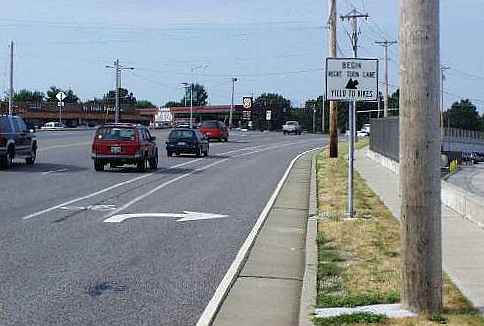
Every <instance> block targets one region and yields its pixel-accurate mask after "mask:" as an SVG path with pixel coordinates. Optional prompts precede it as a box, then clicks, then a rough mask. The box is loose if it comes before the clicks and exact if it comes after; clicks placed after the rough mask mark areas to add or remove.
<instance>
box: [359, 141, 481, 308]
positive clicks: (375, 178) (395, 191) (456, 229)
mask: <svg viewBox="0 0 484 326" xmlns="http://www.w3.org/2000/svg"><path fill="white" fill-rule="evenodd" d="M367 151H368V149H367V148H366V149H363V150H360V151H357V153H356V162H355V163H356V164H355V167H356V169H357V170H358V172H359V173H360V175H361V176H362V177H363V178H364V179H366V181H367V183H368V185H369V186H370V187H371V188H372V189H373V191H374V192H375V193H376V194H377V195H378V196H379V197H380V199H381V200H382V201H383V202H384V203H385V205H386V206H387V207H388V208H389V209H390V211H391V212H392V213H393V215H394V216H395V217H397V218H398V219H399V218H400V195H399V185H398V182H399V178H398V176H397V175H396V174H395V173H393V172H392V171H390V170H389V169H387V168H385V167H383V166H382V165H380V164H379V163H377V162H376V161H373V160H371V159H370V158H368V157H367V155H366V153H367ZM442 239H443V240H442V250H443V264H444V270H445V272H447V274H448V275H449V276H450V278H451V279H452V280H453V281H454V283H455V284H456V285H457V287H458V288H459V289H460V290H461V291H462V292H463V293H464V295H465V296H466V297H467V298H468V299H469V300H470V301H471V302H472V303H473V304H474V306H475V307H476V308H477V309H479V310H480V311H481V313H484V230H483V229H481V228H479V227H478V226H477V225H476V224H474V223H472V222H470V221H469V220H467V219H465V218H463V217H462V216H460V215H459V214H457V213H456V212H454V211H452V210H451V209H449V208H447V207H445V206H443V207H442Z"/></svg>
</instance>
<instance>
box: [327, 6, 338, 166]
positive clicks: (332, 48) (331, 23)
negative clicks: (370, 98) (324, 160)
mask: <svg viewBox="0 0 484 326" xmlns="http://www.w3.org/2000/svg"><path fill="white" fill-rule="evenodd" d="M328 5H329V18H328V31H329V37H328V40H329V44H328V49H329V57H331V58H335V57H336V56H337V54H336V48H337V46H336V22H337V15H336V0H328ZM329 156H330V157H332V158H335V157H338V107H337V103H336V102H334V101H331V102H329Z"/></svg>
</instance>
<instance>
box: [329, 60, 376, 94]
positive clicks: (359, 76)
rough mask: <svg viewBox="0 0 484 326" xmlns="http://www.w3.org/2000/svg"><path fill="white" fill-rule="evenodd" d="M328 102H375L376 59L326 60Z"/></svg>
mask: <svg viewBox="0 0 484 326" xmlns="http://www.w3.org/2000/svg"><path fill="white" fill-rule="evenodd" d="M326 94H327V97H328V100H329V101H358V102H359V101H362V102H369V101H377V100H378V59H349V58H327V59H326Z"/></svg>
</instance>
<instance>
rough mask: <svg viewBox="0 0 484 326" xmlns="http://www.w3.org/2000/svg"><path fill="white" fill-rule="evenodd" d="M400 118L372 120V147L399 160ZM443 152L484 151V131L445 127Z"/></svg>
mask: <svg viewBox="0 0 484 326" xmlns="http://www.w3.org/2000/svg"><path fill="white" fill-rule="evenodd" d="M399 138H400V126H399V118H398V117H391V118H383V119H373V120H371V129H370V149H371V150H372V151H374V152H377V153H379V154H381V155H383V156H385V157H388V158H391V159H392V160H395V161H399V152H400V144H399V142H400V140H399ZM441 150H442V152H443V153H448V154H450V155H451V156H452V157H460V156H461V155H457V154H462V153H473V152H478V153H484V133H483V132H480V131H474V130H464V129H456V128H444V129H443V130H442V145H441Z"/></svg>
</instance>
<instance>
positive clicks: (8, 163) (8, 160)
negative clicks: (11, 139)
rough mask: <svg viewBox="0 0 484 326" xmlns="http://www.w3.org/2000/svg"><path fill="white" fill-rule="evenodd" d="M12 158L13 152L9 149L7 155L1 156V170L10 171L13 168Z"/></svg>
mask: <svg viewBox="0 0 484 326" xmlns="http://www.w3.org/2000/svg"><path fill="white" fill-rule="evenodd" d="M13 157H14V154H13V150H12V149H9V150H8V151H7V155H5V156H3V157H2V158H1V159H0V166H1V167H2V169H10V168H11V167H12V166H13Z"/></svg>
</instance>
